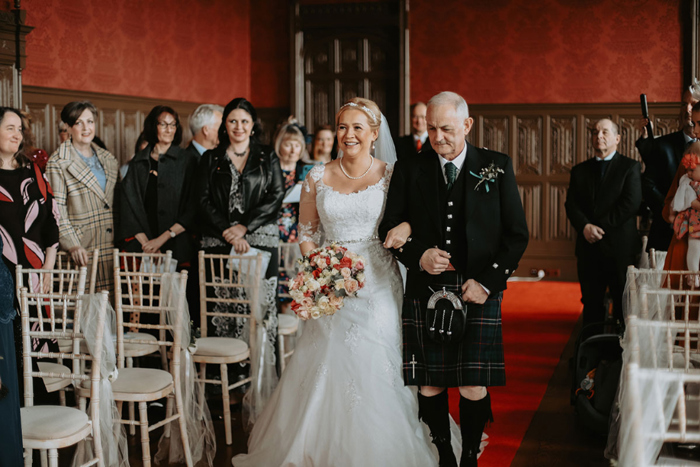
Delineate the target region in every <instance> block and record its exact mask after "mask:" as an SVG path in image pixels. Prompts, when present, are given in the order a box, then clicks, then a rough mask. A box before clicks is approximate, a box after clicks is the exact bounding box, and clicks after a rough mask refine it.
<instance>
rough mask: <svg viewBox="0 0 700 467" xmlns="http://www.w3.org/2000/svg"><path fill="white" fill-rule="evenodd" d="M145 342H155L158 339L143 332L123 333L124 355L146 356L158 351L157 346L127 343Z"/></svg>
mask: <svg viewBox="0 0 700 467" xmlns="http://www.w3.org/2000/svg"><path fill="white" fill-rule="evenodd" d="M133 339H137V340H145V341H153V342H156V341H157V340H158V339H156V337H155V336H154V335H153V334H148V333H145V332H125V333H124V354H125V355H126V356H127V357H128V356H130V355H131V356H136V355H139V356H142V355H148V354H151V353H154V352H157V351H158V344H142V343H133V342H129V341H130V340H133Z"/></svg>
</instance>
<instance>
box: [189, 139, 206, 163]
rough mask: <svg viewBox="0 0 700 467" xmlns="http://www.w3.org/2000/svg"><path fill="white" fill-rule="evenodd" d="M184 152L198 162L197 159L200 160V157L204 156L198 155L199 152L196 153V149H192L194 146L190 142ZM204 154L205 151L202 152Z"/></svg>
mask: <svg viewBox="0 0 700 467" xmlns="http://www.w3.org/2000/svg"><path fill="white" fill-rule="evenodd" d="M185 150H186V151H187V152H189V153H190V154H192V155H193V156H194V157H195V159H197V161H199V159H201V158H202V156H203V155H204V154H200V153H199V151H197V148H196V147H194V144H192V142H191V141H190V144H188V145H187V147H186V148H185ZM204 152H206V151H204Z"/></svg>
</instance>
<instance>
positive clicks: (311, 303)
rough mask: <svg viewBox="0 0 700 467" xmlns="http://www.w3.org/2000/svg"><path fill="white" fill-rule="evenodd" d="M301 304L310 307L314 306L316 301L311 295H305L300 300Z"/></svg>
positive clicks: (306, 307) (303, 306)
mask: <svg viewBox="0 0 700 467" xmlns="http://www.w3.org/2000/svg"><path fill="white" fill-rule="evenodd" d="M299 305H301V307H302V308H305V309H309V308H311V307H312V306H314V301H313V300H312V299H311V297H304V298H303V299H302V300H301V302H299Z"/></svg>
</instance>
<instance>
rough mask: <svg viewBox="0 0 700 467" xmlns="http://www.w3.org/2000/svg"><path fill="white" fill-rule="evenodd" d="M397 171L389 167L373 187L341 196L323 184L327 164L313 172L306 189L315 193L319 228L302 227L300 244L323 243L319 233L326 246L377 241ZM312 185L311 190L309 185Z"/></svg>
mask: <svg viewBox="0 0 700 467" xmlns="http://www.w3.org/2000/svg"><path fill="white" fill-rule="evenodd" d="M393 171H394V166H393V165H389V164H387V166H386V169H385V171H384V176H383V177H382V178H381V179H379V181H378V182H377V183H375V184H373V185H370V186H368V187H367V188H365V189H364V190H362V191H359V192H355V193H349V194H344V193H339V192H337V191H335V190H334V189H333V188H332V187H330V186H328V185H326V184H325V183H323V174H324V172H325V166H324V165H318V166H316V167H314V168H313V169H311V171H310V172H309V175H308V177H307V178H306V181H305V182H304V190H305V191H306V192H307V193H309V192H310V191H311V190H313V189H315V191H316V198H315V203H316V210H317V212H318V219H319V223H320V225H319V226H314V225H311V224H310V223H307V224H306V225H302V226H300V241H302V242H303V241H314V243H317V244H320V243H321V242H320V238H319V237H320V236H319V235H318V234H319V233H321V232H322V233H323V240H324V243H331V242H333V241H336V242H338V243H352V242H358V241H365V240H370V239H374V238H377V229H378V227H379V223H380V222H381V220H382V216H383V215H384V206H385V203H386V192H387V191H388V189H389V182H390V180H391V175H392V173H393ZM311 183H313V184H314V186H313V187H312V186H311V185H310V184H311Z"/></svg>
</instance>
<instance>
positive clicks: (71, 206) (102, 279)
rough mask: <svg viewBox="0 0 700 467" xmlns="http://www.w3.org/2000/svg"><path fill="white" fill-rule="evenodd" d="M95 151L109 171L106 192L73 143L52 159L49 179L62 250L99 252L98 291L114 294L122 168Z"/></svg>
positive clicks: (100, 152)
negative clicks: (116, 209) (117, 197)
mask: <svg viewBox="0 0 700 467" xmlns="http://www.w3.org/2000/svg"><path fill="white" fill-rule="evenodd" d="M92 148H93V149H94V150H95V153H96V154H97V158H98V159H99V160H100V163H101V164H102V167H103V168H104V170H105V175H106V178H107V184H106V190H105V191H104V192H103V191H102V188H101V187H100V184H99V182H98V181H97V178H95V176H94V175H93V173H92V171H91V170H90V168H89V167H88V166H87V165H86V164H85V162H84V161H83V160H82V158H81V157H80V156H79V155H78V154H77V152H76V151H75V150H74V148H73V144H72V143H71V141H70V140H67V141H65V142H63V143H62V144H61V145H60V146H59V147H58V149H56V151H55V152H54V153H53V154H52V155H51V157H50V158H49V162H48V164H47V166H46V175H47V177H48V179H49V183H50V184H51V187H52V188H53V191H54V196H55V198H56V202H57V203H58V208H59V211H60V213H61V220H60V223H59V243H60V246H61V249H62V250H66V251H68V250H70V249H71V248H73V247H74V246H82V247H83V248H85V249H86V250H88V253H89V252H90V251H91V250H93V249H95V248H99V249H100V265H99V268H98V270H97V283H96V285H95V290H97V291H99V290H110V291H111V288H112V280H113V275H114V271H113V270H112V249H113V248H114V211H113V208H114V187H115V185H116V182H117V176H118V173H119V164H118V162H117V160H116V159H115V158H114V156H112V154H110V153H109V152H108V151H105V150H104V149H102V148H100V147H98V146H97V145H95V144H94V143H93V145H92Z"/></svg>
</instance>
